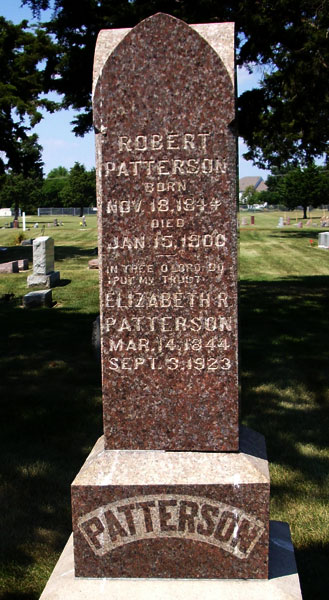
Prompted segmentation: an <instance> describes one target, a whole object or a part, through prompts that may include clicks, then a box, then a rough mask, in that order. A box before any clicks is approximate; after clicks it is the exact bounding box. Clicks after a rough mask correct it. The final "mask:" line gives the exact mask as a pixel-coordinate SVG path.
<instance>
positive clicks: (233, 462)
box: [72, 428, 270, 579]
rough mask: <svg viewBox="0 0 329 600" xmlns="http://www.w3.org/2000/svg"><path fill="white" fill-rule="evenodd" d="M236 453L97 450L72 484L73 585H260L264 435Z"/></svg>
mask: <svg viewBox="0 0 329 600" xmlns="http://www.w3.org/2000/svg"><path fill="white" fill-rule="evenodd" d="M240 440H241V442H240V448H241V449H240V452H236V453H231V452H230V453H228V452H222V453H219V452H218V453H212V452H208V453H204V452H166V451H161V450H155V451H153V450H144V451H142V450H104V439H103V438H100V439H99V440H98V442H97V443H96V445H95V447H94V448H93V450H92V452H91V454H90V455H89V457H88V458H87V460H86V462H85V464H84V465H83V467H82V469H81V470H80V472H79V473H78V475H77V476H76V478H75V480H74V482H73V483H72V515H73V532H74V554H75V574H76V575H77V576H79V577H130V578H136V577H142V578H146V577H153V578H159V577H161V578H182V579H188V578H191V579H197V578H200V579H201V578H206V579H211V578H227V579H233V578H234V579H247V578H258V579H266V578H267V577H268V524H269V493H270V490H269V487H270V486H269V472H268V464H267V460H266V450H265V441H264V438H263V436H261V435H260V434H257V433H255V432H253V431H251V430H249V429H246V428H242V431H241V437H240Z"/></svg>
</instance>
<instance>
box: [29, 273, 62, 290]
mask: <svg viewBox="0 0 329 600" xmlns="http://www.w3.org/2000/svg"><path fill="white" fill-rule="evenodd" d="M59 280H60V272H59V271H52V272H51V273H47V275H29V276H28V278H27V287H46V288H52V287H55V286H56V285H58V283H59Z"/></svg>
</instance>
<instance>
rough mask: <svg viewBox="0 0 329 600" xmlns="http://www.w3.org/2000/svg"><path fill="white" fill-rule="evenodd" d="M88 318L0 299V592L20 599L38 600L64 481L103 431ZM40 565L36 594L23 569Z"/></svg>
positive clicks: (65, 503) (63, 514) (62, 511)
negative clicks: (0, 577) (1, 582)
mask: <svg viewBox="0 0 329 600" xmlns="http://www.w3.org/2000/svg"><path fill="white" fill-rule="evenodd" d="M96 316H97V315H94V314H89V315H86V314H81V313H76V312H73V311H71V312H68V311H64V310H61V309H56V310H51V309H33V310H29V311H28V310H24V309H22V308H20V307H19V306H17V303H16V301H15V299H13V301H12V302H2V303H0V319H1V334H2V335H1V357H2V360H1V367H0V406H1V424H2V428H1V439H0V448H1V450H0V455H1V461H2V467H1V471H2V473H1V484H0V487H1V494H0V498H1V501H0V506H1V510H0V520H1V521H2V522H1V532H2V534H1V538H0V554H1V562H2V565H3V566H2V569H3V573H6V574H7V576H8V582H9V583H10V585H9V583H8V586H7V587H6V595H5V596H1V592H0V597H1V598H8V599H11V598H17V600H24V599H25V598H26V597H27V596H26V593H25V592H26V589H31V592H30V593H29V595H28V597H29V598H30V599H33V600H34V599H37V598H38V597H39V595H40V592H41V590H42V587H43V586H44V585H45V583H46V580H45V571H46V569H47V560H51V558H48V557H49V556H50V557H51V556H52V555H53V556H54V555H55V553H57V554H58V553H59V552H61V551H62V549H63V547H64V545H65V542H66V540H67V538H68V536H69V534H70V531H71V510H70V484H71V482H72V480H73V479H74V477H75V476H76V474H77V472H78V471H79V469H80V468H81V466H82V463H83V462H84V459H85V458H86V456H87V454H88V452H89V450H90V448H91V447H92V446H93V444H94V443H95V441H96V440H97V438H98V437H99V436H100V435H101V434H102V423H101V420H102V408H101V387H100V385H101V384H100V369H99V364H98V363H97V361H96V360H95V358H94V355H93V352H92V347H91V333H92V323H93V320H94V319H95V318H96ZM45 563H46V566H45ZM39 564H41V568H40V577H39V578H37V581H38V585H39V588H38V589H37V590H36V591H35V589H34V590H33V586H32V584H31V583H30V582H29V577H30V575H29V573H31V572H33V571H35V570H36V569H37V568H38V565H39ZM34 578H35V574H34ZM13 579H14V580H15V582H16V583H15V584H13ZM15 585H16V589H15ZM12 588H13V589H12ZM0 589H1V587H0ZM2 589H4V588H2Z"/></svg>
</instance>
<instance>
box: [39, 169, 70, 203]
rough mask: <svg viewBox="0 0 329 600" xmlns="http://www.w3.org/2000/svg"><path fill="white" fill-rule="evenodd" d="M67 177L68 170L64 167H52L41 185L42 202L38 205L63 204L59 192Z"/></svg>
mask: <svg viewBox="0 0 329 600" xmlns="http://www.w3.org/2000/svg"><path fill="white" fill-rule="evenodd" d="M68 177H69V172H68V170H67V169H66V168H65V167H57V168H56V169H52V171H50V172H49V173H48V175H47V177H46V178H45V180H44V182H43V185H42V194H41V197H42V202H41V203H40V206H41V204H42V206H55V207H58V208H61V207H62V206H63V202H62V198H61V193H62V190H63V188H64V187H65V185H66V184H67V180H68Z"/></svg>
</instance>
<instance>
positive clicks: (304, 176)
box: [263, 164, 329, 219]
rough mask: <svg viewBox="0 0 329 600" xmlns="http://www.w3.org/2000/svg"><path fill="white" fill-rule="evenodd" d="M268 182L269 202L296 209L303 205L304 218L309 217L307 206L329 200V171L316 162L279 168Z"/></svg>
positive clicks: (314, 205)
mask: <svg viewBox="0 0 329 600" xmlns="http://www.w3.org/2000/svg"><path fill="white" fill-rule="evenodd" d="M266 184H267V186H268V192H263V198H264V197H265V196H267V201H268V202H269V204H283V205H285V206H287V208H290V209H294V208H296V207H297V206H302V207H303V210H304V219H306V218H307V207H308V206H313V207H314V208H315V207H317V206H320V205H322V204H327V203H328V202H329V171H328V169H327V168H325V167H319V166H316V165H314V164H312V165H310V166H308V167H305V168H304V169H302V168H300V167H297V168H295V167H288V168H287V169H286V170H285V171H281V172H279V171H278V170H277V171H276V173H275V174H274V175H271V176H270V177H269V178H268V179H267V181H266Z"/></svg>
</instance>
